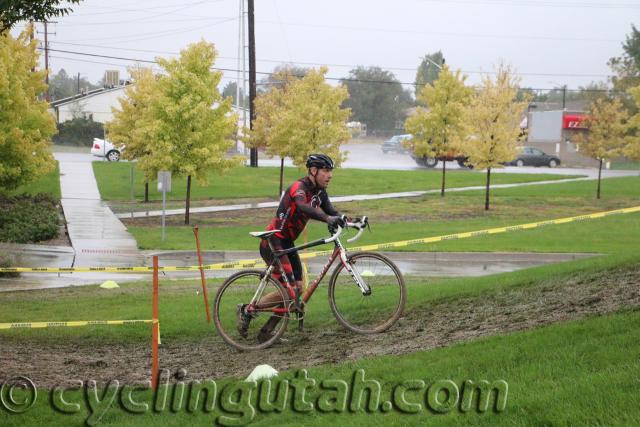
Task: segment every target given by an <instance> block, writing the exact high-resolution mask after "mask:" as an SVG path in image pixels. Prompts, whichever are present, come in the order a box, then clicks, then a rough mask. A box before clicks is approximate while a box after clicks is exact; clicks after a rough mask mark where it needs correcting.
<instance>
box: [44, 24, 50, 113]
mask: <svg viewBox="0 0 640 427" xmlns="http://www.w3.org/2000/svg"><path fill="white" fill-rule="evenodd" d="M44 70H45V71H46V73H47V74H45V76H44V79H45V80H44V81H45V82H46V83H47V92H46V94H45V99H46V100H47V101H49V31H48V30H47V21H44Z"/></svg>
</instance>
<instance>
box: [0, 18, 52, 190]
mask: <svg viewBox="0 0 640 427" xmlns="http://www.w3.org/2000/svg"><path fill="white" fill-rule="evenodd" d="M32 31H33V27H32V26H28V27H27V28H26V29H25V30H24V31H23V32H22V33H21V34H20V35H19V36H18V38H13V37H12V36H11V34H10V33H9V32H5V33H3V34H0V189H3V190H12V189H14V188H16V187H18V186H19V185H22V184H25V183H28V182H30V181H33V180H34V179H36V178H37V177H39V176H41V175H43V174H46V173H48V172H49V171H51V170H52V169H53V168H54V165H55V163H54V160H53V156H52V155H51V153H50V152H49V149H48V148H49V145H50V144H51V136H52V135H53V134H54V133H55V131H56V127H55V123H54V120H53V116H52V115H51V114H50V113H49V112H48V111H47V107H48V104H47V103H46V102H44V101H40V100H39V99H38V96H39V95H42V94H43V93H44V91H46V90H47V87H46V85H45V84H44V76H45V72H44V71H35V72H32V71H31V70H32V69H35V68H36V67H37V66H38V54H37V51H36V47H37V41H36V40H35V39H34V40H29V39H30V34H31V32H32Z"/></svg>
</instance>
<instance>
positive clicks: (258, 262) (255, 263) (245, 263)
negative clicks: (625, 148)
mask: <svg viewBox="0 0 640 427" xmlns="http://www.w3.org/2000/svg"><path fill="white" fill-rule="evenodd" d="M634 212H640V206H635V207H632V208H624V209H616V210H612V211H604V212H596V213H592V214H587V215H578V216H572V217H568V218H559V219H552V220H548V221H539V222H531V223H528V224H519V225H511V226H508V227H497V228H488V229H484V230H477V231H468V232H464V233H455V234H447V235H445V236H436V237H423V238H420V239H412V240H401V241H397V242H388V243H378V244H374V245H367V246H357V247H353V248H348V249H349V250H350V251H376V250H381V249H391V248H400V247H403V246H409V245H417V244H424V243H436V242H442V241H445V240H454V239H466V238H469V237H477V236H484V235H487V234H497V233H507V232H511V231H520V230H528V229H532V228H539V227H545V226H547V225H558V224H566V223H569V222H576V221H584V220H587V219H596V218H603V217H606V216H611V215H620V214H629V213H634ZM331 253H333V250H328V251H318V252H307V253H302V254H300V258H302V259H309V258H314V257H317V256H326V255H330V254H331ZM265 266H266V265H265V263H264V261H263V260H262V259H245V260H239V261H233V262H225V263H218V264H209V265H205V266H203V269H204V270H227V269H241V268H251V267H265ZM158 270H159V271H199V270H200V267H199V266H197V265H193V266H186V267H177V266H164V267H158ZM90 272H103V273H152V272H153V267H68V268H58V267H51V268H49V267H36V268H27V267H5V268H0V273H90Z"/></svg>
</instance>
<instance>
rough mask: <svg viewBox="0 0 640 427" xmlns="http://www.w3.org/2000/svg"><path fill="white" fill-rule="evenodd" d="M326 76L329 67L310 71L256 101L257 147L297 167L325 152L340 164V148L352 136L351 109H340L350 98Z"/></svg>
mask: <svg viewBox="0 0 640 427" xmlns="http://www.w3.org/2000/svg"><path fill="white" fill-rule="evenodd" d="M326 73H327V67H322V68H320V69H319V70H314V69H311V70H309V71H308V72H307V74H306V75H305V76H304V77H303V78H301V79H294V80H293V81H291V82H290V83H289V84H287V85H285V86H284V87H283V88H273V89H271V91H270V92H269V93H267V94H266V95H265V97H264V98H262V100H261V101H259V102H258V101H257V102H256V121H255V122H254V128H253V131H252V133H251V139H252V140H253V141H254V144H255V141H261V142H262V143H263V144H264V146H265V147H266V151H267V154H269V155H277V156H279V157H280V158H281V159H282V158H284V157H290V158H291V159H292V160H293V164H294V165H296V166H298V167H304V165H305V162H306V159H307V157H308V155H309V154H311V153H324V154H326V155H328V156H330V157H331V158H332V159H334V161H335V163H336V164H337V165H340V163H341V162H342V161H343V159H344V154H342V153H340V145H341V144H343V143H344V142H346V141H348V140H349V138H350V137H351V133H350V132H349V129H348V128H347V125H346V122H347V119H348V118H349V115H350V114H351V110H350V109H348V108H341V105H342V103H343V102H344V100H345V99H346V98H347V97H348V96H349V95H348V92H347V90H346V88H344V87H342V86H339V87H333V86H331V85H329V84H328V83H327V82H326V81H325V74H326Z"/></svg>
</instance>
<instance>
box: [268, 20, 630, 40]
mask: <svg viewBox="0 0 640 427" xmlns="http://www.w3.org/2000/svg"><path fill="white" fill-rule="evenodd" d="M258 22H260V23H261V24H273V25H288V26H293V27H303V28H322V29H331V30H347V31H365V32H366V31H374V32H384V33H404V34H425V35H438V36H448V37H464V38H468V37H482V38H496V39H503V40H512V39H523V40H550V41H579V42H590V43H592V42H604V43H619V42H620V40H612V39H590V38H580V37H545V36H526V35H518V34H514V35H499V34H478V33H455V32H442V31H422V30H410V29H394V28H376V27H352V26H346V25H327V24H310V23H302V22H276V21H268V20H264V21H258Z"/></svg>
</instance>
